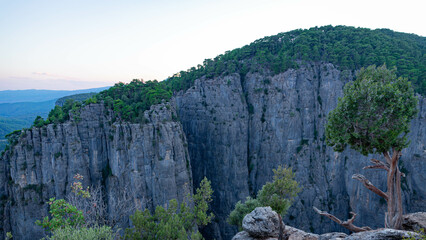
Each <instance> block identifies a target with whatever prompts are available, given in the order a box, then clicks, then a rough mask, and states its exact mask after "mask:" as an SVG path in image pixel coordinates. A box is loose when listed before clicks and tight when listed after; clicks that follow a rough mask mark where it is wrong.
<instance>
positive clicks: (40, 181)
mask: <svg viewBox="0 0 426 240" xmlns="http://www.w3.org/2000/svg"><path fill="white" fill-rule="evenodd" d="M173 112H174V109H173V107H172V106H170V104H160V105H156V106H153V107H152V108H151V110H150V111H147V112H145V118H146V119H148V123H145V124H130V123H111V118H110V117H109V115H108V113H107V112H106V111H105V109H104V107H103V105H101V104H91V105H89V106H86V107H84V109H83V110H82V112H81V114H80V118H81V120H80V121H78V122H76V121H68V122H66V123H63V124H57V125H54V124H49V125H47V126H45V127H42V128H32V129H29V130H26V131H25V132H24V133H23V136H22V137H21V138H20V140H19V142H18V144H17V145H16V146H14V147H13V148H12V149H11V150H10V151H9V152H7V153H6V154H5V155H4V157H3V158H2V159H1V162H0V164H1V173H0V174H1V177H2V178H1V181H0V195H1V196H2V200H3V201H2V208H1V210H2V212H1V231H2V233H5V232H8V231H11V232H12V233H13V236H14V238H16V239H40V238H41V237H42V236H43V230H42V228H41V227H39V226H36V225H35V224H34V222H35V221H36V220H37V219H41V218H42V217H44V216H46V215H47V206H46V205H47V204H45V202H47V200H48V198H49V197H53V196H55V197H56V198H64V197H65V196H66V195H67V193H69V192H70V190H71V188H70V186H71V183H72V180H73V179H72V178H73V176H74V174H76V173H79V174H81V175H83V176H84V182H83V185H84V186H87V185H97V184H100V183H103V184H104V187H105V196H106V199H107V204H108V205H107V206H108V209H109V214H111V215H114V214H117V213H115V212H114V209H115V208H114V206H112V205H113V202H114V201H113V200H114V199H115V198H116V197H117V196H120V195H122V194H123V191H130V192H131V195H132V198H133V202H134V204H135V205H136V207H137V208H145V207H147V208H151V209H152V208H153V207H154V206H156V205H164V204H165V203H166V202H168V200H170V199H172V198H176V199H180V200H182V199H183V197H184V196H186V194H187V193H189V192H190V191H192V179H191V171H190V167H191V165H190V160H189V154H188V152H187V148H186V139H185V134H184V133H183V131H182V127H181V124H180V123H179V122H174V121H172V114H173Z"/></svg>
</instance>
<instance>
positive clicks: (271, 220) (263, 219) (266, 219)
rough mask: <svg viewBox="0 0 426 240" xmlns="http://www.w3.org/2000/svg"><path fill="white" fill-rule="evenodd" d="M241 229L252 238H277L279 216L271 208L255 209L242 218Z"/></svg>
mask: <svg viewBox="0 0 426 240" xmlns="http://www.w3.org/2000/svg"><path fill="white" fill-rule="evenodd" d="M283 226H284V224H283ZM243 229H244V231H246V232H247V233H248V234H249V235H250V236H252V237H254V238H266V237H278V234H279V232H280V220H279V216H278V214H277V213H276V212H275V211H272V209H271V207H257V208H255V209H254V210H253V211H252V212H251V213H249V214H247V215H246V216H245V217H244V219H243Z"/></svg>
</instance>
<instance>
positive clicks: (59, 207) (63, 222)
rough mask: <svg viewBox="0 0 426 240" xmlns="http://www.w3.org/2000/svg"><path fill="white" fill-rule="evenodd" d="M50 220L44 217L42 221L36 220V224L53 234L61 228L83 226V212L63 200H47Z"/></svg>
mask: <svg viewBox="0 0 426 240" xmlns="http://www.w3.org/2000/svg"><path fill="white" fill-rule="evenodd" d="M49 205H50V210H49V213H50V215H51V218H50V219H49V217H45V218H44V219H43V221H40V220H37V221H36V224H37V225H39V226H42V227H43V228H44V229H45V230H46V231H47V232H54V231H56V230H58V229H61V228H66V227H77V226H81V225H83V224H84V217H83V212H82V211H80V210H78V209H77V208H76V207H75V206H73V205H71V204H69V203H67V202H66V201H65V200H64V199H58V200H55V198H51V199H50V200H49Z"/></svg>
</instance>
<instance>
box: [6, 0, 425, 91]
mask: <svg viewBox="0 0 426 240" xmlns="http://www.w3.org/2000/svg"><path fill="white" fill-rule="evenodd" d="M424 5H425V4H424V3H423V1H405V2H404V3H402V2H400V1H366V0H361V1H350V2H349V1H337V0H327V1H313V0H281V1H279V0H267V1H264V2H262V3H261V4H259V2H258V1H254V0H248V1H247V0H246V1H243V0H234V1H231V0H228V1H225V0H218V1H214V2H210V1H205V0H201V1H200V0H199V1H195V0H190V1H180V2H175V1H170V0H168V1H167V0H165V1H155V2H151V1H131V0H125V1H120V3H117V2H115V1H109V0H107V1H90V2H87V1H83V0H76V1H71V2H52V1H48V0H40V1H23V0H17V1H7V2H6V1H4V2H2V5H1V8H0V34H1V36H2V38H0V52H1V53H2V54H1V56H0V90H19V89H46V90H75V89H87V88H97V87H103V86H111V85H113V84H114V83H117V82H129V81H131V80H132V79H135V78H137V79H144V80H154V79H157V80H159V81H161V80H164V79H166V78H167V77H169V76H172V75H173V74H175V73H178V72H179V71H181V70H187V69H189V68H191V67H193V66H197V64H202V62H203V61H204V59H207V58H214V57H216V56H217V55H219V54H223V53H224V52H225V51H228V50H232V49H235V48H239V47H242V46H244V45H246V44H249V43H251V42H253V41H255V40H256V39H259V38H262V37H265V36H270V35H275V34H278V33H280V32H287V31H291V30H294V29H299V28H303V29H306V28H311V27H315V26H324V25H333V26H336V25H346V26H353V27H365V28H370V29H377V28H388V29H391V30H394V31H398V32H406V33H414V34H417V35H420V36H426V29H425V28H424V26H423V23H424V22H425V20H426V17H425V15H424V14H423V9H424Z"/></svg>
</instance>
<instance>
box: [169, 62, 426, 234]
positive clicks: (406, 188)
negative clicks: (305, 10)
mask: <svg viewBox="0 0 426 240" xmlns="http://www.w3.org/2000/svg"><path fill="white" fill-rule="evenodd" d="M353 76H354V73H353V72H350V71H341V70H339V69H338V68H337V67H335V66H333V65H332V64H327V63H312V64H307V65H301V66H300V68H299V69H297V70H294V69H290V70H288V71H286V72H284V73H280V74H278V75H273V74H271V73H270V72H268V71H267V70H265V71H258V72H256V73H249V74H247V75H245V76H240V75H239V74H231V75H227V76H222V77H218V78H213V79H210V78H209V79H204V78H203V79H198V80H196V81H195V84H194V86H193V87H192V88H191V89H189V90H188V91H186V92H185V93H181V94H179V95H178V96H176V103H177V109H178V114H179V118H180V120H181V122H182V125H183V128H184V131H185V133H186V136H187V139H188V150H189V154H190V156H191V165H192V172H193V177H194V182H199V181H200V180H201V179H202V178H203V177H204V176H207V177H208V178H209V179H210V180H211V181H212V188H213V189H214V190H215V191H214V193H213V195H214V196H213V199H214V200H213V206H212V210H213V212H214V213H215V215H216V219H217V222H214V223H212V224H211V225H210V226H209V227H207V228H206V229H205V231H204V234H205V235H206V236H208V238H209V239H214V238H215V239H218V240H219V239H230V238H232V236H234V235H235V233H236V232H237V228H236V227H231V226H229V225H228V224H226V218H227V216H228V215H229V213H230V212H231V210H232V209H233V208H234V206H235V203H236V202H237V201H239V200H244V199H245V198H246V197H247V196H248V195H250V196H252V197H253V196H255V194H256V193H257V191H259V190H260V189H261V187H262V186H263V185H264V184H265V183H266V182H267V181H271V180H272V176H273V172H272V169H274V168H276V167H277V166H278V165H282V164H285V165H288V166H291V167H292V168H293V171H294V172H295V173H296V180H297V181H298V182H299V184H300V185H301V186H302V187H303V190H302V192H301V193H300V194H299V197H298V198H297V199H296V201H295V203H294V204H293V205H292V207H291V208H290V209H289V211H288V214H287V215H286V217H285V218H284V219H283V220H284V222H285V223H286V224H289V225H292V226H297V227H298V228H300V229H302V230H304V231H312V232H315V233H326V232H333V231H338V232H347V230H346V229H344V228H342V227H341V226H339V225H338V224H336V223H334V222H333V221H331V220H329V219H326V218H324V217H321V216H320V215H318V214H317V213H315V212H314V211H313V210H312V206H316V207H317V208H319V209H321V210H324V211H327V212H329V213H332V214H334V215H336V216H337V217H339V218H340V219H348V218H350V215H349V212H350V211H354V212H356V213H357V214H358V217H357V220H356V224H357V225H359V226H370V227H372V228H377V227H383V225H384V213H385V211H386V203H385V202H384V201H381V198H380V197H379V196H377V195H375V194H374V193H372V192H370V191H369V190H368V189H366V188H365V187H364V186H363V185H362V184H361V183H359V182H358V181H356V180H353V179H352V178H351V177H352V175H353V174H355V173H361V174H363V175H365V176H366V177H367V178H368V179H369V180H370V181H371V182H372V183H373V184H374V185H375V186H377V187H379V188H381V189H383V190H385V189H386V174H385V172H384V171H382V170H363V169H362V168H363V167H364V166H367V165H369V164H370V163H369V159H370V158H372V157H374V158H376V159H380V160H383V157H382V156H380V155H370V156H368V157H366V156H362V155H361V154H359V153H357V152H355V151H353V150H351V149H347V150H345V151H344V152H342V153H336V152H334V151H333V149H332V148H330V147H328V146H327V145H326V143H325V136H324V125H325V123H326V116H327V114H328V113H329V112H330V111H331V110H332V109H334V108H335V107H336V104H337V98H338V97H341V96H342V95H343V90H342V89H343V86H344V84H345V83H347V82H348V81H350V80H352V79H353ZM425 123H426V99H425V98H422V97H419V114H418V116H417V117H416V118H415V119H414V120H413V121H412V123H411V132H410V134H409V139H410V140H411V144H410V145H409V147H408V148H406V149H404V150H403V152H402V154H403V155H402V157H401V166H402V167H401V169H402V170H403V171H404V172H405V173H406V178H404V179H403V180H402V181H403V183H402V185H403V204H404V211H406V212H416V211H422V210H424V209H425V206H426V184H424V183H425V182H426V175H425V174H423V173H424V172H425V171H426V161H425V160H426V145H425V142H426V124H425Z"/></svg>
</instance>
